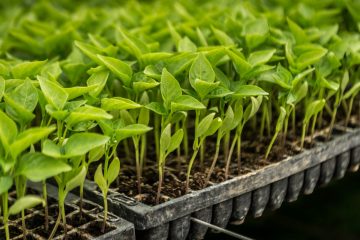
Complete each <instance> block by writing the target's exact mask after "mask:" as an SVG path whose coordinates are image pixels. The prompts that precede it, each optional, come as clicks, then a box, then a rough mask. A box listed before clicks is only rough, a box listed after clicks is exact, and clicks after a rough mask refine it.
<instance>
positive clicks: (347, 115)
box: [345, 96, 355, 127]
mask: <svg viewBox="0 0 360 240" xmlns="http://www.w3.org/2000/svg"><path fill="white" fill-rule="evenodd" d="M354 99H355V96H352V97H351V98H350V102H349V109H348V111H347V113H346V120H345V127H347V126H348V125H349V122H350V117H351V111H352V108H353V104H354Z"/></svg>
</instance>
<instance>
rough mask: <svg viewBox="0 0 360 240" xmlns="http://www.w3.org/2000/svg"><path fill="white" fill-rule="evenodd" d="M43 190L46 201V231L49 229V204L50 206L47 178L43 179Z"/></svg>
mask: <svg viewBox="0 0 360 240" xmlns="http://www.w3.org/2000/svg"><path fill="white" fill-rule="evenodd" d="M42 191H43V198H44V201H45V207H44V208H45V216H44V217H45V231H46V232H47V231H49V206H48V199H47V187H46V180H44V181H42Z"/></svg>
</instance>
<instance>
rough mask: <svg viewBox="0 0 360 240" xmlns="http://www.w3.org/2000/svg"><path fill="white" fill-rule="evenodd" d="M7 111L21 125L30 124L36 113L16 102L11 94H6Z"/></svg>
mask: <svg viewBox="0 0 360 240" xmlns="http://www.w3.org/2000/svg"><path fill="white" fill-rule="evenodd" d="M4 100H5V103H6V105H5V110H6V113H7V114H8V115H9V116H10V117H11V118H12V119H14V120H15V121H17V122H18V123H20V124H21V125H26V124H28V123H29V122H30V121H31V120H33V119H34V118H35V114H33V113H32V112H30V111H29V110H27V109H26V108H25V107H24V106H23V105H21V104H20V103H18V102H16V101H15V100H14V99H12V98H11V97H10V96H9V95H7V94H5V95H4Z"/></svg>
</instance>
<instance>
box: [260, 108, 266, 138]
mask: <svg viewBox="0 0 360 240" xmlns="http://www.w3.org/2000/svg"><path fill="white" fill-rule="evenodd" d="M265 106H266V105H265V104H264V105H263V112H262V114H261V123H260V141H261V140H262V139H263V138H264V129H265V120H266V116H265V108H266V107H265Z"/></svg>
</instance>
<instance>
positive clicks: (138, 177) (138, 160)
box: [133, 138, 141, 194]
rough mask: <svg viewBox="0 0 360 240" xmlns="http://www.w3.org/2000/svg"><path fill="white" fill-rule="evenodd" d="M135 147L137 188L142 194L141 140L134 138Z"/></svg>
mask: <svg viewBox="0 0 360 240" xmlns="http://www.w3.org/2000/svg"><path fill="white" fill-rule="evenodd" d="M133 141H134V148H135V165H136V178H137V188H138V193H139V194H141V167H140V156H139V141H138V139H134V138H133Z"/></svg>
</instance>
